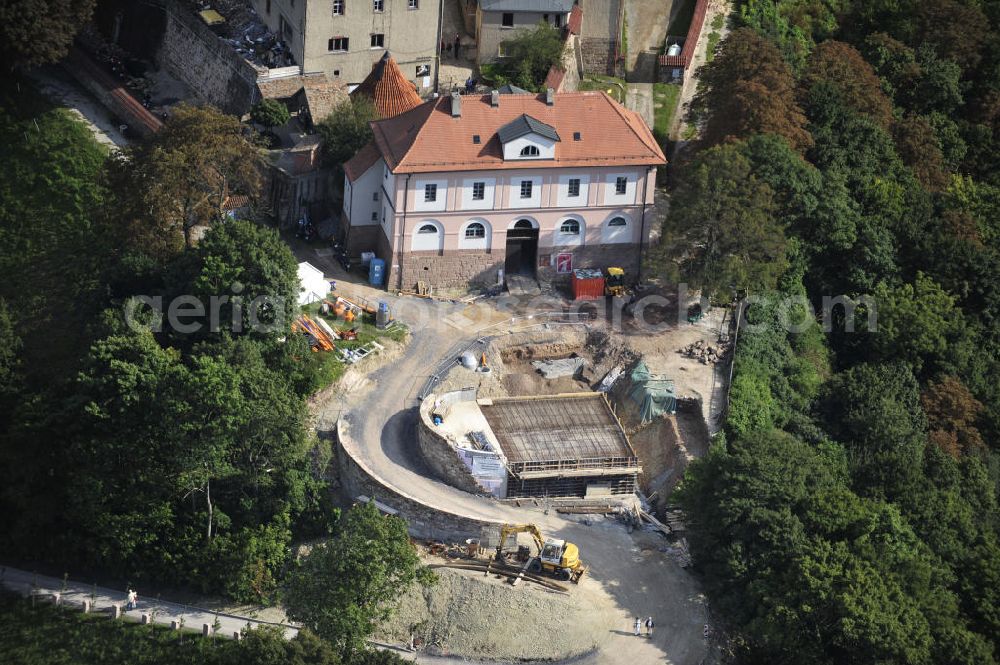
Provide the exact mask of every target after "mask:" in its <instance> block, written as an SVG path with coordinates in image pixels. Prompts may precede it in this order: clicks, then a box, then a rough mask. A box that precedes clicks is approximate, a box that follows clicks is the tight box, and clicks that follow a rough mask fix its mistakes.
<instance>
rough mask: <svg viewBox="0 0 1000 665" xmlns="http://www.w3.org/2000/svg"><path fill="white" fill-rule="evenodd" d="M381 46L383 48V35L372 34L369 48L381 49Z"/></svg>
mask: <svg viewBox="0 0 1000 665" xmlns="http://www.w3.org/2000/svg"><path fill="white" fill-rule="evenodd" d="M383 46H385V34H383V33H379V32H376V33H373V34H372V43H371V47H372V48H382V47H383Z"/></svg>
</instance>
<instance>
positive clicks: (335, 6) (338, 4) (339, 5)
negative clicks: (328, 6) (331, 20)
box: [333, 0, 345, 16]
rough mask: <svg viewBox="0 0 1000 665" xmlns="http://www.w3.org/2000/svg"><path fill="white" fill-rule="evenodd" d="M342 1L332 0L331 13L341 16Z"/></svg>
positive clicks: (342, 13) (342, 10) (343, 0)
mask: <svg viewBox="0 0 1000 665" xmlns="http://www.w3.org/2000/svg"><path fill="white" fill-rule="evenodd" d="M344 2H345V0H333V15H334V16H343V15H344Z"/></svg>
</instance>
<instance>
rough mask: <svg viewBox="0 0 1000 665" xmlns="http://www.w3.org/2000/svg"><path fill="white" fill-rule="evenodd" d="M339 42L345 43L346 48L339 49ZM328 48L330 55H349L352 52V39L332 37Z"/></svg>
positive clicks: (341, 36) (328, 41)
mask: <svg viewBox="0 0 1000 665" xmlns="http://www.w3.org/2000/svg"><path fill="white" fill-rule="evenodd" d="M337 42H343V46H344V48H337ZM326 48H327V50H328V51H329V52H330V53H347V52H348V51H350V50H351V39H350V37H345V36H344V35H340V36H338V37H330V39H329V40H327V44H326Z"/></svg>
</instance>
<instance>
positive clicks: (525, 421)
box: [479, 393, 640, 497]
mask: <svg viewBox="0 0 1000 665" xmlns="http://www.w3.org/2000/svg"><path fill="white" fill-rule="evenodd" d="M479 406H480V409H481V410H482V412H483V415H484V416H485V417H486V420H487V422H488V423H489V425H490V428H491V429H492V430H493V434H494V435H495V436H496V439H497V441H498V442H499V443H500V447H501V449H502V450H503V453H504V456H505V457H506V459H507V472H508V480H507V496H508V497H527V496H576V497H584V496H586V495H587V493H588V488H592V487H599V488H600V489H601V491H602V492H603V493H607V494H631V493H632V492H634V491H635V484H636V477H637V475H638V473H639V470H640V469H639V462H638V458H637V457H636V455H635V451H634V450H633V449H632V445H631V443H630V442H629V440H628V436H627V435H626V433H625V430H624V429H623V428H622V426H621V423H620V422H619V421H618V418H617V416H615V413H614V411H613V410H612V408H611V405H610V404H609V403H608V401H607V397H606V396H605V395H604V394H602V393H582V394H581V393H572V394H567V395H551V396H537V397H514V398H503V399H495V400H480V402H479Z"/></svg>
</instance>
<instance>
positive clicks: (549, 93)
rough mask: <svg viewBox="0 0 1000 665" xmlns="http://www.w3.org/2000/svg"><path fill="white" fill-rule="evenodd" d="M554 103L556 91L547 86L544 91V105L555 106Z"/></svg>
mask: <svg viewBox="0 0 1000 665" xmlns="http://www.w3.org/2000/svg"><path fill="white" fill-rule="evenodd" d="M555 104H556V91H555V90H553V89H552V88H548V89H546V91H545V105H546V106H555Z"/></svg>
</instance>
